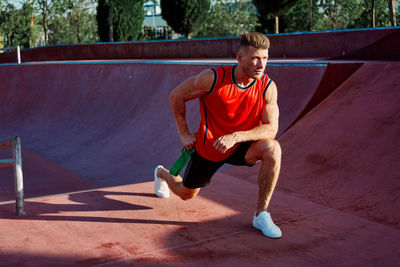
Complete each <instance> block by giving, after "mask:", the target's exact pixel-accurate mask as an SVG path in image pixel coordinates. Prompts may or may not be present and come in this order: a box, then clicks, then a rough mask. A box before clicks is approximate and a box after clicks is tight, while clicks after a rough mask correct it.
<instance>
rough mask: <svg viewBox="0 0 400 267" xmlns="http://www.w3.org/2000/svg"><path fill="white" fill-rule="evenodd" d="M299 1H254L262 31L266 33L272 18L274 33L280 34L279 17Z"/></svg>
mask: <svg viewBox="0 0 400 267" xmlns="http://www.w3.org/2000/svg"><path fill="white" fill-rule="evenodd" d="M297 1H298V0H253V3H254V5H255V6H256V7H257V10H258V12H259V15H258V18H259V21H260V23H261V28H260V30H261V31H263V32H265V30H266V29H267V28H268V24H270V18H271V17H273V19H274V25H275V27H274V32H275V33H279V16H281V15H282V14H284V13H285V12H286V11H287V10H288V9H289V8H290V7H292V6H293V5H294V4H295V3H296V2H297Z"/></svg>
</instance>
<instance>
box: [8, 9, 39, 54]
mask: <svg viewBox="0 0 400 267" xmlns="http://www.w3.org/2000/svg"><path fill="white" fill-rule="evenodd" d="M32 12H33V8H32V6H31V5H29V4H28V3H25V4H23V5H22V7H21V9H16V8H15V7H14V6H13V5H11V4H8V3H6V4H5V5H4V6H2V10H1V19H0V35H1V36H3V42H4V44H5V46H8V47H10V46H17V45H20V46H21V48H28V47H30V42H31V38H32V35H33V32H32V29H31V26H30V24H31V17H32Z"/></svg>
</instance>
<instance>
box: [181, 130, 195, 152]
mask: <svg viewBox="0 0 400 267" xmlns="http://www.w3.org/2000/svg"><path fill="white" fill-rule="evenodd" d="M179 138H180V139H181V143H182V145H183V146H184V147H185V148H186V150H192V149H193V148H194V145H195V144H196V137H195V135H194V134H192V133H189V134H184V135H180V136H179Z"/></svg>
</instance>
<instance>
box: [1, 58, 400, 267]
mask: <svg viewBox="0 0 400 267" xmlns="http://www.w3.org/2000/svg"><path fill="white" fill-rule="evenodd" d="M210 66H211V65H209V64H205V65H195V66H194V65H184V64H140V63H136V64H133V63H126V64H117V63H108V64H106V63H99V64H85V63H79V64H51V65H41V64H34V65H21V66H8V65H0V80H1V81H2V83H1V84H0V126H1V127H0V140H4V139H8V138H10V137H12V136H14V135H19V136H21V141H22V146H23V148H24V154H23V164H24V165H23V166H24V179H25V184H26V185H27V187H26V189H25V190H26V192H29V190H33V191H35V190H36V191H35V193H32V192H33V191H30V193H27V194H29V196H36V198H29V199H26V202H25V209H26V213H27V214H26V216H24V217H19V218H17V217H16V216H15V215H14V212H15V203H13V202H12V201H11V200H12V199H11V198H9V195H10V192H11V190H12V189H10V188H11V187H10V186H11V185H10V182H3V181H2V182H1V183H0V188H1V190H0V193H4V194H5V195H6V196H5V197H4V196H2V201H3V202H0V229H1V231H0V266H18V265H22V266H38V265H40V266H165V265H169V266H175V265H185V266H186V265H188V266H200V265H203V266H204V265H210V266H266V265H270V266H321V265H325V266H395V265H396V264H398V262H399V261H400V251H399V249H398V248H399V247H400V230H399V228H400V225H399V224H398V222H399V221H400V215H399V210H400V209H399V208H400V197H399V196H400V194H399V192H400V188H399V183H398V181H399V178H400V177H399V171H398V158H399V156H400V155H399V151H400V150H399V148H398V140H397V139H398V137H399V134H400V124H399V121H400V120H399V114H400V110H399V105H398V103H399V100H400V90H399V89H400V84H399V80H400V79H399V78H400V77H399V75H400V64H399V63H364V64H363V65H362V66H361V67H359V66H357V67H354V65H353V66H350V67H344V66H343V67H342V65H340V64H339V65H334V66H331V65H326V64H321V65H320V64H316V65H301V64H298V65H290V66H288V65H284V64H283V65H279V66H278V65H275V66H269V67H268V70H267V72H268V73H269V74H270V76H271V78H272V79H274V80H275V82H276V83H277V85H278V90H279V105H280V109H281V118H280V119H281V129H280V133H281V135H280V137H279V141H280V143H281V145H282V148H283V163H282V171H281V176H280V180H279V182H278V186H277V190H276V192H275V194H274V196H273V199H272V202H271V207H270V212H271V213H272V216H273V218H274V220H275V221H276V223H277V224H278V225H279V226H280V227H281V228H282V231H283V238H281V239H279V240H272V239H268V238H266V237H264V236H263V235H262V234H261V232H259V231H258V230H256V229H253V228H252V226H251V219H252V215H253V212H254V210H255V206H256V196H257V185H256V179H257V172H258V167H257V166H258V165H256V166H255V167H253V168H248V167H228V168H225V169H223V170H221V171H220V172H219V173H218V174H217V175H216V176H215V177H214V178H213V181H212V183H211V185H210V186H209V187H207V188H205V189H203V190H202V191H201V192H200V195H199V196H198V197H197V198H196V199H194V200H191V201H188V202H184V201H181V200H179V199H178V198H177V197H175V196H172V197H171V198H170V199H159V198H156V197H155V195H154V193H153V184H152V182H151V180H152V173H153V168H154V166H155V165H157V164H159V163H161V164H164V165H166V166H168V165H169V164H171V163H172V162H173V161H174V160H175V159H176V157H177V156H178V153H179V150H180V144H179V140H178V138H177V135H176V127H175V124H174V121H173V118H172V114H171V111H170V107H169V100H168V95H169V92H170V91H171V90H172V89H173V87H175V86H176V85H177V84H179V83H180V82H182V81H183V80H184V79H185V78H187V77H188V76H189V75H192V74H194V73H197V72H199V71H201V70H202V69H204V68H206V67H210ZM335 73H336V74H337V77H340V79H339V80H340V82H339V81H333V80H331V78H330V77H332V76H334V74H335ZM332 83H333V85H332ZM325 85H326V86H325ZM335 87H336V88H335ZM333 88H334V89H335V90H333ZM320 96H322V97H320ZM316 99H317V100H318V99H319V101H320V102H319V103H313V104H312V105H311V106H310V103H311V102H313V101H316ZM317 102H318V101H317ZM304 110H306V112H303V111H304ZM188 112H189V114H190V115H189V114H188V118H189V121H190V127H191V128H193V129H195V128H196V127H197V123H198V117H197V116H196V115H193V114H195V113H196V112H197V103H196V102H192V103H190V105H189V106H188ZM296 119H297V120H298V121H297V123H295V124H293V122H294V121H295V120H296ZM6 154H7V151H6V152H4V151H1V154H0V156H6ZM35 167H36V168H35ZM10 171H11V170H10V169H7V168H2V169H0V178H1V180H3V179H9V180H8V181H11V180H12V177H10ZM31 179H34V181H31ZM28 184H29V187H31V186H33V187H35V189H29V188H28ZM63 187H64V189H65V190H63ZM75 188H76V189H78V188H79V190H83V191H79V192H70V191H71V190H75ZM87 189H89V190H87ZM62 192H64V193H62ZM53 193H62V194H58V195H50V194H53Z"/></svg>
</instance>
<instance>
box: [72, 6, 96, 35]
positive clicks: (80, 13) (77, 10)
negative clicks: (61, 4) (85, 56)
mask: <svg viewBox="0 0 400 267" xmlns="http://www.w3.org/2000/svg"><path fill="white" fill-rule="evenodd" d="M94 3H95V0H68V2H67V4H68V12H67V13H68V15H67V19H68V21H69V24H70V28H71V32H74V33H75V37H76V38H75V39H76V41H77V42H78V43H80V42H82V41H83V40H85V39H86V40H87V39H93V37H94V36H93V37H92V38H88V35H92V32H93V31H95V30H94V27H93V26H94V25H93V22H94V20H93V15H92V14H91V12H90V9H91V8H92V6H93V5H94Z"/></svg>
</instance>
